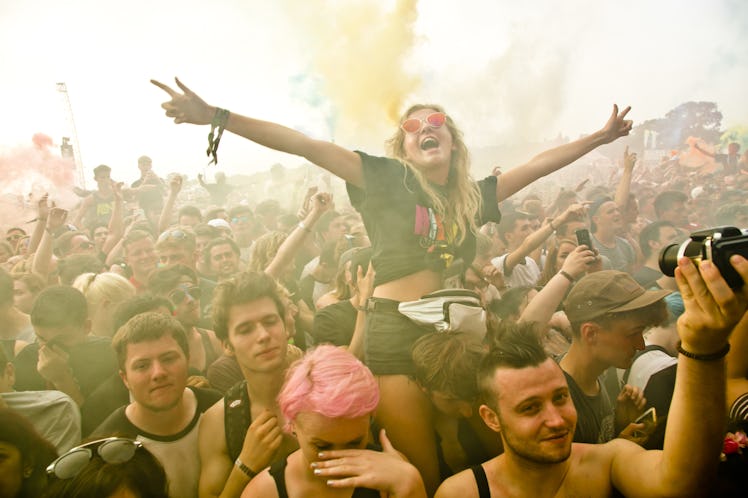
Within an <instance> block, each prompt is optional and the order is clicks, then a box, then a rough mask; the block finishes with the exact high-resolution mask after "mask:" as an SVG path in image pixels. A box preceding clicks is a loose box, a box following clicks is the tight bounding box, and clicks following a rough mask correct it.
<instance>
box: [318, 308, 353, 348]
mask: <svg viewBox="0 0 748 498" xmlns="http://www.w3.org/2000/svg"><path fill="white" fill-rule="evenodd" d="M357 315H358V311H357V310H356V308H354V307H353V305H352V304H351V301H350V300H348V299H346V300H345V301H340V302H339V303H333V304H330V305H328V306H325V307H324V308H322V309H321V310H319V311H317V313H316V314H315V315H314V327H313V328H312V337H313V338H314V343H315V344H323V343H329V344H334V345H335V346H347V345H349V344H350V343H351V338H352V337H353V330H354V329H355V328H356V316H357Z"/></svg>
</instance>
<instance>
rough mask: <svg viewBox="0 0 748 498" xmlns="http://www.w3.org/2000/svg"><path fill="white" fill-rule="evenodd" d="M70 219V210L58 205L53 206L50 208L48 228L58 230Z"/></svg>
mask: <svg viewBox="0 0 748 498" xmlns="http://www.w3.org/2000/svg"><path fill="white" fill-rule="evenodd" d="M67 219H68V210H67V209H62V208H58V207H52V208H50V210H49V217H48V218H47V230H56V229H57V228H60V227H61V226H62V225H63V224H64V223H65V221H66V220H67Z"/></svg>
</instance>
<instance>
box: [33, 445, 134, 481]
mask: <svg viewBox="0 0 748 498" xmlns="http://www.w3.org/2000/svg"><path fill="white" fill-rule="evenodd" d="M142 447H143V444H142V443H141V442H140V441H136V440H134V439H128V438H123V437H108V438H106V439H98V440H96V441H91V442H90V443H86V444H82V445H80V446H76V447H75V448H73V449H71V450H70V451H68V452H67V453H65V454H64V455H62V456H61V457H59V458H58V459H57V460H55V461H54V462H52V463H51V464H49V466H48V467H47V474H48V475H50V476H55V477H56V478H58V479H72V478H73V477H75V476H77V475H78V474H79V473H80V471H81V470H83V469H84V468H85V467H86V465H88V462H90V461H91V459H92V458H93V457H94V449H96V454H98V455H99V457H101V459H102V460H104V462H106V463H112V464H120V463H126V462H129V461H130V460H132V457H133V456H135V452H136V451H137V449H138V448H142Z"/></svg>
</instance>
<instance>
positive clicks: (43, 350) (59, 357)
mask: <svg viewBox="0 0 748 498" xmlns="http://www.w3.org/2000/svg"><path fill="white" fill-rule="evenodd" d="M36 370H37V372H39V375H41V376H42V378H43V379H44V380H46V381H47V382H51V383H53V384H55V383H57V382H59V381H60V380H62V379H64V378H65V377H66V376H69V375H70V366H69V365H68V354H67V353H66V352H65V351H64V350H63V349H62V348H60V347H58V346H54V345H53V344H50V343H47V344H45V345H43V346H41V347H40V348H39V358H38V360H37V363H36Z"/></svg>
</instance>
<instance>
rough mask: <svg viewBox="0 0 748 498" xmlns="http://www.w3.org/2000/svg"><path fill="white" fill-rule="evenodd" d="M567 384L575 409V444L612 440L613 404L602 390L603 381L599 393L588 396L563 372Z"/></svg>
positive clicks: (603, 389) (600, 382)
mask: <svg viewBox="0 0 748 498" xmlns="http://www.w3.org/2000/svg"><path fill="white" fill-rule="evenodd" d="M564 375H565V376H566V382H567V383H568V384H569V394H570V395H571V399H572V401H573V402H574V408H576V409H577V427H576V429H575V430H574V442H575V443H589V444H597V443H607V442H608V441H610V440H611V439H613V436H614V434H613V432H614V412H613V404H612V403H611V402H610V398H609V397H608V391H606V390H605V388H603V381H602V380H599V381H598V383H599V384H600V393H599V394H597V395H596V396H588V395H586V394H585V393H584V391H582V388H580V387H579V385H578V384H577V383H576V381H575V380H574V378H573V377H572V376H571V375H569V374H568V373H566V372H564Z"/></svg>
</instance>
